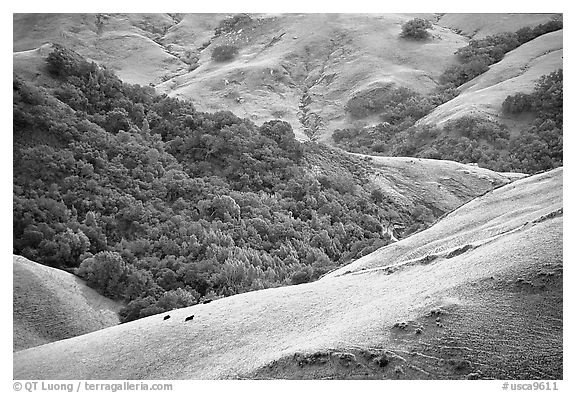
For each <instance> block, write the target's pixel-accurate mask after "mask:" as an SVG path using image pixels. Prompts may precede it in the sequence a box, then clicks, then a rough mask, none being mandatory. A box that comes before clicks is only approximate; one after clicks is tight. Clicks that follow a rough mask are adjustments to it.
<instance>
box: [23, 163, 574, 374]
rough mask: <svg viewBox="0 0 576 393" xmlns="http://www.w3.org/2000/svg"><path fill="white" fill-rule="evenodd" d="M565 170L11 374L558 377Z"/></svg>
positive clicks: (54, 347) (55, 346)
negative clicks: (345, 260) (285, 280)
mask: <svg viewBox="0 0 576 393" xmlns="http://www.w3.org/2000/svg"><path fill="white" fill-rule="evenodd" d="M562 175H563V170H562V168H559V169H556V170H553V171H550V172H546V173H542V174H539V175H535V176H531V177H528V178H524V179H520V180H517V181H515V182H513V183H511V184H507V185H505V186H502V187H500V188H498V189H495V190H493V191H491V192H488V193H487V194H485V195H483V196H481V197H478V198H476V199H474V200H472V201H470V202H469V203H467V204H465V205H463V206H462V207H460V208H459V209H456V210H455V211H453V212H451V213H450V214H448V215H446V216H445V217H444V218H443V219H442V220H440V221H439V222H438V223H437V224H436V225H434V226H432V227H431V228H429V229H427V230H424V231H422V232H420V233H418V234H416V235H414V236H411V237H409V238H407V239H404V240H401V241H399V242H397V243H394V244H391V245H389V246H387V247H384V248H382V249H380V250H378V251H376V252H375V253H373V254H370V255H368V256H366V257H364V258H362V259H360V260H358V261H356V262H354V263H352V264H351V265H348V266H346V267H343V268H341V269H340V270H337V271H335V272H333V273H332V274H330V275H328V276H325V277H324V278H322V279H320V280H319V281H316V282H313V283H308V284H302V285H296V286H289V287H281V288H274V289H266V290H261V291H254V292H249V293H245V294H240V295H236V296H231V297H227V298H224V299H220V300H216V301H213V302H211V303H209V304H201V305H196V306H192V307H188V308H184V309H179V310H174V311H171V312H169V313H167V314H169V315H170V318H169V319H167V320H165V319H164V316H165V315H166V313H165V314H162V315H155V316H152V317H148V318H144V319H140V320H138V321H134V322H130V323H126V324H122V325H119V326H114V327H110V328H106V329H103V330H100V331H97V332H93V333H89V334H85V335H82V336H78V337H74V338H71V339H67V340H62V341H58V342H54V343H50V344H46V345H43V346H40V347H36V348H31V349H27V350H24V351H20V352H17V353H15V354H14V378H15V379H139V378H145V379H214V378H232V379H235V378H263V379H266V378H338V379H342V378H401V379H463V378H469V379H478V378H480V379H492V378H496V379H562V359H563V355H562V272H563V264H562V183H563V181H562ZM191 315H194V319H193V320H192V321H187V322H185V318H186V317H188V316H191Z"/></svg>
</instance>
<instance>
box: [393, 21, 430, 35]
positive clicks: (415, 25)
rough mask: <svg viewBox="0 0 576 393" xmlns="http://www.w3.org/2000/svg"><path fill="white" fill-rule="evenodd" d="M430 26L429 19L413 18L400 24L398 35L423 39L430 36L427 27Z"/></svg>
mask: <svg viewBox="0 0 576 393" xmlns="http://www.w3.org/2000/svg"><path fill="white" fill-rule="evenodd" d="M431 28H432V23H431V22H430V21H429V20H426V19H422V18H414V19H412V20H410V21H408V22H406V23H404V24H403V25H402V32H401V33H400V37H402V38H409V39H414V40H425V39H427V38H428V37H430V33H428V29H431Z"/></svg>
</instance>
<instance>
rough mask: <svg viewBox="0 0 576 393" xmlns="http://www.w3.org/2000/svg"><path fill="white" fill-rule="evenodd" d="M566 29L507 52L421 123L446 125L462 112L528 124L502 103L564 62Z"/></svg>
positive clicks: (516, 125)
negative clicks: (510, 116)
mask: <svg viewBox="0 0 576 393" xmlns="http://www.w3.org/2000/svg"><path fill="white" fill-rule="evenodd" d="M562 43H563V30H559V31H555V32H552V33H548V34H545V35H543V36H540V37H538V38H536V39H534V40H532V41H529V42H527V43H525V44H524V45H522V46H520V47H519V48H516V49H514V50H512V51H511V52H509V53H507V54H506V55H505V56H504V59H502V60H501V61H500V62H498V63H496V64H494V65H493V66H491V67H490V69H489V70H488V71H487V72H485V73H484V74H482V75H480V76H478V77H476V78H474V79H473V80H471V81H470V82H468V83H465V84H464V85H462V86H460V87H459V88H458V90H459V91H460V94H459V95H458V96H457V97H455V98H453V99H452V100H450V101H448V102H446V103H445V104H442V105H440V106H439V107H437V108H436V109H434V111H432V113H430V114H429V115H427V116H425V117H424V118H422V119H420V120H419V121H418V122H417V125H419V126H422V125H437V126H442V125H443V124H444V123H446V122H447V121H450V120H453V119H457V118H460V117H462V116H471V115H472V116H480V117H482V118H489V119H492V120H498V121H502V122H504V123H506V124H507V125H508V126H510V127H511V128H513V129H518V128H521V127H522V126H524V127H525V126H526V123H525V122H518V119H514V120H509V119H506V116H505V114H504V113H503V112H502V103H503V102H504V100H505V99H506V97H507V96H509V95H514V94H516V93H530V92H532V90H533V89H534V86H535V85H536V82H537V81H538V79H539V78H540V77H542V76H544V75H547V74H549V73H551V72H553V71H555V70H557V69H562V65H563V50H562V47H563V44H562Z"/></svg>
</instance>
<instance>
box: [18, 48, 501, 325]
mask: <svg viewBox="0 0 576 393" xmlns="http://www.w3.org/2000/svg"><path fill="white" fill-rule="evenodd" d="M32 56H34V58H35V59H39V58H41V57H43V56H45V57H46V60H45V63H44V72H45V74H44V76H43V77H42V79H38V78H34V76H33V73H32V72H30V69H29V68H26V67H23V69H22V70H23V72H22V75H23V76H24V77H26V78H31V80H32V82H28V81H26V80H25V79H22V78H20V77H19V76H18V75H19V73H20V70H19V69H16V70H15V71H16V77H15V79H14V84H13V91H14V108H13V109H14V204H13V208H14V209H13V210H14V220H13V225H14V253H16V254H19V255H23V256H25V257H27V258H30V259H32V260H35V261H38V262H40V263H44V264H47V265H50V266H55V267H65V268H72V269H76V270H75V273H76V274H78V275H79V276H80V277H83V278H85V279H86V280H87V281H88V282H89V283H90V285H91V286H93V287H94V288H96V289H97V290H98V291H100V293H102V294H104V295H105V296H109V297H111V298H113V299H118V300H123V301H125V303H126V304H127V305H126V307H125V308H123V309H122V311H121V318H122V321H129V320H133V319H137V318H141V317H146V316H149V315H152V314H158V313H160V312H162V311H166V310H170V309H173V308H177V307H183V306H189V305H192V304H196V303H202V302H203V301H204V300H210V299H214V298H218V297H222V296H229V295H234V294H238V293H242V292H247V291H252V290H256V289H263V288H269V287H275V286H280V285H289V284H299V283H302V282H308V281H313V280H315V279H317V278H318V277H320V276H322V275H323V274H325V273H327V272H329V271H331V270H334V269H335V268H338V267H339V266H342V265H343V264H345V263H348V262H350V261H351V260H354V259H356V258H358V257H361V256H363V255H366V254H368V253H370V252H372V251H374V250H376V249H378V248H379V247H382V246H384V245H386V244H388V243H389V242H391V241H393V240H394V239H395V238H403V237H406V236H408V235H410V234H411V233H414V232H416V231H418V230H421V229H423V228H425V227H427V226H429V225H430V224H431V223H432V222H434V220H436V219H437V218H438V217H440V216H441V215H443V214H444V213H446V212H447V211H450V210H452V209H454V208H456V207H458V206H459V205H461V204H462V203H464V202H466V201H468V200H469V199H470V198H473V197H474V196H477V195H479V194H481V193H483V192H485V191H487V190H489V189H491V188H493V187H495V186H497V185H500V184H502V183H506V182H508V181H509V179H510V176H508V175H501V174H498V173H494V172H490V171H480V170H477V169H468V170H466V169H463V168H462V165H460V164H457V163H454V162H452V163H447V162H440V161H438V162H434V161H425V162H424V163H422V162H421V161H417V160H410V159H403V160H402V159H396V160H394V164H393V165H389V167H388V168H386V165H384V166H382V165H381V166H378V165H377V166H374V165H373V163H372V161H371V159H370V158H361V157H356V156H353V155H350V154H348V153H345V152H342V151H340V150H338V149H334V148H330V147H327V146H325V145H322V144H317V143H312V142H308V143H302V144H301V143H299V142H297V141H296V140H295V135H294V133H293V131H292V129H291V128H290V125H289V124H288V123H285V122H281V121H274V122H267V123H265V124H263V125H262V126H260V127H258V126H256V125H255V124H254V123H252V122H250V121H249V120H245V119H244V120H243V119H239V118H237V117H235V116H234V115H233V114H232V113H230V112H218V113H215V114H208V113H203V112H198V111H196V110H195V108H194V107H193V106H192V105H191V104H190V103H189V102H184V101H181V100H176V99H172V98H169V97H166V96H159V95H156V94H154V91H153V90H152V89H151V88H149V87H146V88H143V87H139V86H133V85H128V84H124V83H122V82H121V81H120V80H119V79H118V78H117V77H116V76H115V75H114V74H113V73H111V72H110V71H108V70H106V69H102V68H100V67H98V66H96V65H95V64H94V63H88V62H86V61H85V60H84V59H83V58H82V57H81V56H79V55H78V54H77V53H75V52H73V51H70V50H68V49H66V48H64V47H62V46H58V45H53V46H51V47H50V48H44V49H43V50H42V51H33V53H32ZM36 63H37V64H38V65H40V64H41V63H40V62H36ZM20 64H27V63H26V62H21V63H20ZM35 84H42V85H44V86H43V87H38V86H35ZM394 225H396V226H397V228H396V230H395V231H394V230H391V228H392V227H393V226H394Z"/></svg>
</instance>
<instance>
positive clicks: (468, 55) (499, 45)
mask: <svg viewBox="0 0 576 393" xmlns="http://www.w3.org/2000/svg"><path fill="white" fill-rule="evenodd" d="M559 29H562V21H557V20H551V21H549V22H546V23H544V24H540V25H538V26H535V27H523V28H521V29H519V30H518V31H516V32H515V33H510V32H506V33H500V34H495V35H491V36H487V37H484V38H481V39H473V40H471V41H470V42H469V44H468V45H466V46H465V47H462V48H460V49H458V50H457V51H456V52H455V54H456V56H457V57H458V60H460V64H456V65H453V66H450V67H449V68H448V69H446V70H445V71H444V73H443V74H442V75H441V76H440V83H442V84H444V85H448V86H452V87H458V86H460V85H462V84H464V83H466V82H468V81H470V80H472V79H474V78H475V77H477V76H478V75H481V74H482V73H484V72H486V71H487V70H488V68H489V66H491V65H492V64H494V63H497V62H499V61H500V60H502V58H503V57H504V55H505V54H506V53H508V52H510V51H511V50H513V49H516V48H517V47H519V46H520V45H522V44H524V43H526V42H528V41H530V40H533V39H534V38H537V37H539V36H541V35H543V34H546V33H550V32H552V31H555V30H559Z"/></svg>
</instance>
